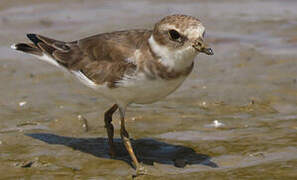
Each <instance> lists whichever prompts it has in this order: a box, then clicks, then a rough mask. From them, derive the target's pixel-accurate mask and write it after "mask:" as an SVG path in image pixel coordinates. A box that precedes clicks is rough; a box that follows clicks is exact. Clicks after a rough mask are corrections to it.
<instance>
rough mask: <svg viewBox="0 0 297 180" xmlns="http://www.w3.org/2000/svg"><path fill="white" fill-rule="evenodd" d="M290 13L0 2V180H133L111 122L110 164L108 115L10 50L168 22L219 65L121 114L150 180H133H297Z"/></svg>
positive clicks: (80, 88) (287, 4)
mask: <svg viewBox="0 0 297 180" xmlns="http://www.w3.org/2000/svg"><path fill="white" fill-rule="evenodd" d="M66 2H67V3H66ZM296 7H297V2H295V1H293V0H283V1H281V2H280V1H275V0H265V1H259V0H252V1H247V0H242V1H240V2H239V1H234V0H223V1H219V2H217V1H213V0H207V1H198V2H196V1H193V0H188V1H183V2H180V1H167V0H161V1H143V0H141V1H136V0H133V1H129V2H125V1H107V0H106V1H100V2H97V1H95V0H90V1H83V0H75V1H71V3H69V1H66V0H64V1H42V2H39V1H35V0H30V1H26V2H22V1H8V0H3V1H1V4H0V27H1V29H0V37H1V38H0V53H1V56H0V82H1V86H0V89H1V90H0V93H1V94H0V97H1V98H0V107H1V108H0V164H1V165H0V179H19V178H22V177H24V178H27V179H69V178H70V179H131V178H132V176H131V175H132V174H133V173H135V172H134V170H133V168H131V166H130V163H131V161H130V159H129V156H128V154H127V153H126V152H125V151H124V150H123V149H124V148H123V145H122V143H121V141H120V137H119V118H118V115H116V118H115V119H114V125H115V129H116V132H115V133H116V138H117V139H116V144H117V146H116V147H117V153H118V154H119V156H118V157H117V158H116V159H111V158H110V157H109V155H108V145H107V144H108V143H107V139H106V132H105V128H104V122H103V113H104V111H105V110H106V109H107V108H108V107H109V106H111V105H112V104H111V103H110V102H109V101H107V100H105V99H103V98H101V97H100V96H99V95H98V94H96V93H95V92H94V91H92V90H91V89H89V88H87V87H85V86H84V85H82V84H80V83H79V82H77V81H75V80H73V79H72V78H71V77H70V76H69V75H67V74H65V73H63V72H62V71H60V70H59V69H57V68H55V67H53V66H51V65H48V64H46V63H43V62H40V61H38V60H37V59H35V58H33V57H30V56H27V55H23V54H21V53H17V52H14V51H12V50H10V49H9V46H10V44H11V43H13V42H22V41H27V40H26V38H25V34H26V33H31V32H33V33H38V34H42V35H46V36H49V37H53V38H56V39H61V40H65V41H67V40H75V39H79V38H83V37H86V36H89V35H93V34H97V33H101V32H107V31H115V30H123V29H131V28H151V27H152V26H153V24H154V23H155V22H156V21H158V20H159V19H160V18H161V17H163V16H166V15H168V14H173V13H182V14H189V15H193V16H196V17H199V18H200V19H201V21H202V22H203V24H204V25H205V26H206V29H207V39H208V41H209V43H210V44H211V46H212V47H213V49H214V52H215V56H212V57H209V56H206V55H199V56H198V58H197V60H196V63H195V70H194V71H193V72H192V74H191V76H190V77H189V78H188V80H187V81H186V82H185V83H184V84H183V86H182V87H181V88H180V89H179V90H178V91H176V92H175V93H173V94H172V95H170V96H169V97H167V98H166V99H164V100H162V101H160V102H157V103H154V104H152V105H146V106H139V105H133V106H131V107H130V108H128V112H127V128H128V131H129V132H130V135H131V137H132V138H133V139H134V140H133V146H134V147H135V149H136V153H137V155H138V157H139V158H140V159H141V161H142V162H143V164H144V165H145V167H146V168H147V169H148V171H149V174H150V175H147V176H141V177H138V179H190V178H192V179H198V178H199V179H206V178H208V179H293V178H294V177H295V178H296V176H297V173H296V172H297V171H296V170H297V169H296V167H297V149H296V145H297V123H296V122H297V121H296V120H297V71H296V69H297V51H296V49H297V38H296V34H297V11H296ZM78 115H82V116H83V117H84V118H85V119H86V120H87V126H88V129H87V130H86V127H85V126H86V124H85V122H84V121H83V120H82V119H79V118H78ZM214 121H215V122H218V123H223V125H222V126H220V127H216V126H215V124H214Z"/></svg>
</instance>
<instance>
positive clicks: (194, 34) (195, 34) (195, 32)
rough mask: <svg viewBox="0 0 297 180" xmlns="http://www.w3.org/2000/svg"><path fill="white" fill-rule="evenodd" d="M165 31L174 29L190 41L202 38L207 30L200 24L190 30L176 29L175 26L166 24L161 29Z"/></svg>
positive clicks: (190, 27) (189, 28)
mask: <svg viewBox="0 0 297 180" xmlns="http://www.w3.org/2000/svg"><path fill="white" fill-rule="evenodd" d="M160 28H161V29H163V30H168V29H174V30H176V31H178V32H180V33H182V34H183V35H185V36H187V38H189V39H196V38H199V37H202V35H203V33H204V31H205V28H204V26H203V25H202V24H201V23H200V24H198V25H196V26H189V27H188V28H186V29H184V30H181V29H179V28H178V27H176V26H175V25H173V24H164V25H162V26H161V27H160Z"/></svg>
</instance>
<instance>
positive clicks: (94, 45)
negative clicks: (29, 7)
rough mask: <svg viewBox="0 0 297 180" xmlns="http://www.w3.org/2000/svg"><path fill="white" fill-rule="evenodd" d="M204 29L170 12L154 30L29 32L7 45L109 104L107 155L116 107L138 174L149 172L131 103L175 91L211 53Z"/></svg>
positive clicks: (189, 18)
mask: <svg viewBox="0 0 297 180" xmlns="http://www.w3.org/2000/svg"><path fill="white" fill-rule="evenodd" d="M205 32H206V31H205V27H204V26H203V25H202V23H201V21H200V20H199V19H198V18H196V17H194V16H189V15H183V14H173V15H168V16H166V17H163V18H162V19H160V20H159V21H158V22H157V23H156V24H155V25H154V27H153V28H152V29H131V30H122V31H115V32H107V33H101V34H97V35H93V36H90V37H87V38H83V39H80V40H75V41H67V42H65V41H60V40H55V39H52V38H48V37H45V36H42V35H38V34H27V37H28V39H29V40H30V41H31V43H16V44H13V45H11V48H12V49H14V50H17V51H22V52H24V53H27V54H30V55H33V56H35V57H37V58H38V59H40V60H42V61H45V62H47V63H50V64H52V65H54V66H57V67H59V68H61V69H64V70H66V71H67V72H70V74H72V75H73V76H74V77H76V78H77V79H78V80H79V81H81V82H82V83H83V84H85V85H86V86H88V87H90V88H92V89H93V90H94V91H96V92H97V93H98V94H99V95H101V96H102V97H105V98H107V99H109V100H110V101H111V102H112V103H113V105H112V106H111V107H110V108H109V109H108V110H107V111H105V113H104V122H105V128H106V131H107V136H108V144H109V154H110V156H111V157H114V156H116V151H115V145H114V141H113V137H114V127H113V124H112V116H113V114H114V113H115V112H116V111H117V110H119V114H120V122H121V127H120V135H121V139H122V141H123V144H124V146H125V148H126V150H127V152H128V153H129V155H130V157H131V159H132V162H133V166H134V168H135V169H136V174H137V175H141V174H145V173H146V172H147V171H146V169H145V168H144V166H143V165H142V164H141V163H139V161H138V159H137V157H136V155H135V153H134V150H133V148H132V145H131V141H130V137H129V133H128V131H127V130H126V127H125V113H126V110H127V107H128V106H129V105H130V104H150V103H153V102H156V101H159V100H160V99H162V98H165V97H166V96H168V95H169V94H171V93H172V92H174V91H175V90H176V89H177V88H178V87H179V86H181V84H182V83H183V82H184V80H185V79H186V78H187V77H188V76H189V74H190V73H191V71H192V70H193V67H194V62H195V59H196V56H197V55H198V54H200V53H204V54H207V55H213V54H214V53H213V50H212V49H211V48H210V47H209V46H208V45H207V43H206V42H205Z"/></svg>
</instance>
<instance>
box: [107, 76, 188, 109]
mask: <svg viewBox="0 0 297 180" xmlns="http://www.w3.org/2000/svg"><path fill="white" fill-rule="evenodd" d="M185 78H186V77H185V76H182V77H180V78H177V79H173V80H164V79H149V78H148V77H146V76H145V74H143V73H138V74H137V75H136V76H135V77H127V78H124V79H123V80H121V81H120V82H119V83H118V85H119V86H120V87H118V88H115V89H112V90H111V91H113V94H114V95H115V96H116V98H117V99H119V100H120V101H123V102H128V103H136V104H146V103H152V102H155V101H158V100H160V99H162V98H164V97H166V96H168V95H169V94H170V93H172V92H173V91H175V90H176V89H177V88H178V87H179V86H180V85H181V84H182V82H183V81H184V80H185Z"/></svg>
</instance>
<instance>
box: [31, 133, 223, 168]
mask: <svg viewBox="0 0 297 180" xmlns="http://www.w3.org/2000/svg"><path fill="white" fill-rule="evenodd" d="M26 135H27V136H30V137H32V138H34V139H38V140H41V141H43V142H46V143H48V144H61V145H65V146H68V147H71V148H73V149H75V150H79V151H81V152H85V153H89V154H92V155H94V156H96V157H101V158H108V159H111V157H110V156H109V145H108V140H107V138H101V137H99V138H75V137H67V136H59V135H55V134H51V133H30V134H26ZM131 142H132V146H133V149H134V150H135V154H136V156H137V158H138V160H139V161H140V162H142V163H144V164H148V165H153V163H154V162H157V163H161V164H172V165H174V166H176V167H180V168H182V167H185V166H186V165H187V164H202V165H205V166H209V167H212V168H216V167H218V165H217V164H216V163H214V162H212V161H211V160H210V159H211V157H210V156H208V155H205V154H199V153H196V152H195V151H194V150H193V149H192V148H189V147H185V146H181V145H173V144H168V143H165V142H161V141H157V140H154V139H137V140H131ZM114 143H115V147H116V155H117V157H116V158H112V159H118V160H122V161H125V162H127V163H128V164H130V165H132V161H131V159H130V156H129V154H128V153H127V151H126V150H125V147H124V145H123V144H122V142H121V139H119V138H115V139H114Z"/></svg>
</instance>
